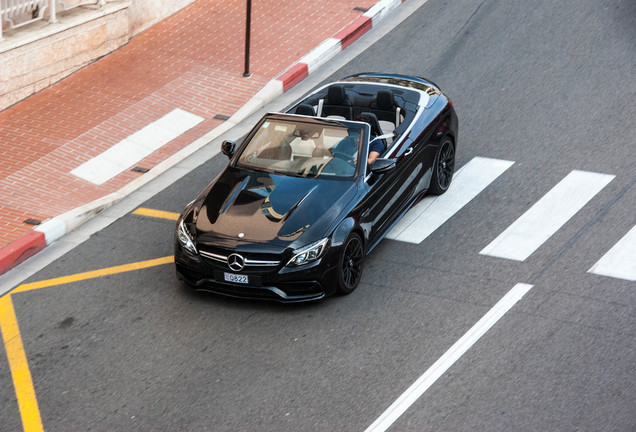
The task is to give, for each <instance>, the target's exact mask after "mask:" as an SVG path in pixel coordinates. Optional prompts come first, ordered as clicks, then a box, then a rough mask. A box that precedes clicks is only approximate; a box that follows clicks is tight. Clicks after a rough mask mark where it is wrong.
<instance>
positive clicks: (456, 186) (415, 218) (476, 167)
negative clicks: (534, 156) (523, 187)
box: [387, 157, 514, 243]
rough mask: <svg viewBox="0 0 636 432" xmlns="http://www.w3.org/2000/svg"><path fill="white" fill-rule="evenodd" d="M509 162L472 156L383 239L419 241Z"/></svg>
mask: <svg viewBox="0 0 636 432" xmlns="http://www.w3.org/2000/svg"><path fill="white" fill-rule="evenodd" d="M513 164H514V162H512V161H507V160H500V159H490V158H483V157H476V158H473V159H472V160H470V162H468V163H467V164H466V165H464V166H463V167H462V168H461V169H459V170H458V171H457V172H456V173H455V176H454V177H453V182H452V183H451V186H450V188H449V189H448V191H447V192H446V193H445V194H444V195H440V196H427V197H425V198H424V199H423V200H422V201H420V202H419V203H418V204H417V205H416V206H414V207H413V208H412V209H411V210H410V211H409V212H408V213H407V214H406V215H404V217H403V218H402V220H400V222H398V223H397V224H396V225H395V226H394V227H393V229H392V230H391V232H389V234H388V235H387V238H389V239H393V240H398V241H403V242H408V243H421V242H422V241H424V239H425V238H426V237H428V236H429V235H431V234H432V233H433V232H434V231H435V230H436V229H437V228H439V227H440V226H441V225H442V224H443V223H444V222H446V221H447V220H448V219H450V218H451V217H452V216H453V215H454V214H455V213H457V212H458V211H459V210H461V209H462V207H464V206H465V205H466V204H468V203H469V202H470V201H471V200H472V199H473V198H475V197H476V196H477V195H478V194H479V193H480V192H481V191H482V190H484V189H485V188H486V187H487V186H488V185H489V184H490V183H492V182H493V181H494V180H495V179H496V178H497V177H499V176H500V175H501V174H502V173H503V172H504V171H506V170H507V169H508V168H510V167H511V166H512V165H513Z"/></svg>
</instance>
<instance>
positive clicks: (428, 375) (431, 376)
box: [366, 283, 532, 432]
mask: <svg viewBox="0 0 636 432" xmlns="http://www.w3.org/2000/svg"><path fill="white" fill-rule="evenodd" d="M531 288H532V285H528V284H521V283H520V284H517V285H515V286H514V287H513V288H512V289H511V290H510V291H509V292H508V294H506V295H505V296H504V297H503V298H502V299H501V300H499V302H498V303H497V304H496V305H495V306H493V308H492V309H490V311H488V313H487V314H486V315H484V316H483V318H482V319H480V320H479V321H478V322H477V324H475V325H474V326H473V327H472V328H471V329H470V330H468V332H466V334H465V335H464V336H462V338H461V339H459V340H458V341H457V342H456V343H455V344H454V345H453V346H452V347H450V349H449V350H448V351H446V352H445V353H444V355H443V356H441V357H440V358H439V360H437V361H436V362H435V363H434V364H433V365H432V366H431V367H430V368H429V369H428V370H427V371H426V372H424V374H423V375H422V376H421V377H419V378H418V380H417V381H415V382H414V383H413V385H411V387H409V388H408V390H406V391H405V392H404V393H402V395H401V396H400V397H399V398H397V400H396V401H395V402H394V403H393V404H392V405H391V406H390V407H389V408H388V409H387V410H386V411H384V413H382V415H381V416H380V417H378V419H377V420H376V421H374V422H373V424H372V425H371V426H369V427H368V428H367V429H366V432H381V431H385V430H387V429H388V428H389V427H390V426H391V425H392V424H393V423H394V422H395V421H396V420H397V419H398V418H399V417H400V416H401V415H402V414H404V412H405V411H406V410H407V409H408V408H409V407H410V406H411V405H413V403H415V401H416V400H418V399H419V398H420V396H422V395H423V394H424V392H425V391H426V390H428V388H429V387H430V386H432V385H433V383H435V381H437V379H438V378H439V377H440V376H442V374H444V372H446V371H447V370H448V368H450V367H451V366H452V365H453V364H454V363H455V362H456V361H457V360H458V359H459V358H460V357H461V356H462V355H464V354H465V353H466V351H468V350H469V349H470V347H472V346H473V345H474V344H475V342H477V341H478V340H479V338H481V337H482V336H483V335H484V334H485V333H486V332H487V331H488V330H490V328H491V327H492V326H493V325H495V323H496V322H497V321H499V319H500V318H501V317H502V316H504V315H505V314H506V312H508V311H509V310H510V309H511V308H512V307H513V306H514V305H515V304H516V303H517V302H518V301H519V300H521V298H522V297H523V296H524V295H525V294H526V293H527V292H528V291H530V289H531Z"/></svg>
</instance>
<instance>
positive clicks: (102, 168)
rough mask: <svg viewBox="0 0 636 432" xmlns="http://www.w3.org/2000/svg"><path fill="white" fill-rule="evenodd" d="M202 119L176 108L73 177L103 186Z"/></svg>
mask: <svg viewBox="0 0 636 432" xmlns="http://www.w3.org/2000/svg"><path fill="white" fill-rule="evenodd" d="M203 120H204V119H203V118H202V117H199V116H197V115H194V114H191V113H189V112H187V111H184V110H182V109H179V108H177V109H174V110H172V111H171V112H169V113H168V114H166V115H165V116H163V117H161V118H160V119H158V120H156V121H154V122H152V123H150V124H149V125H147V126H145V127H144V128H143V129H141V130H138V131H137V132H135V133H134V134H132V135H130V136H128V137H127V138H124V139H123V140H122V141H120V142H118V143H117V144H115V145H114V146H112V147H111V148H109V149H108V150H106V151H105V152H103V153H102V154H100V155H98V156H95V157H94V158H93V159H91V160H89V161H87V162H85V163H83V164H82V165H80V166H78V167H77V168H75V169H74V170H73V171H71V174H73V175H75V176H77V177H80V178H83V179H84V180H86V181H89V182H91V183H94V184H96V185H101V184H102V183H104V182H106V181H108V180H110V179H111V178H113V177H115V176H116V175H117V174H119V173H121V172H122V171H125V170H126V169H128V168H130V167H132V166H133V165H134V164H136V163H137V162H139V161H140V160H142V159H143V158H145V157H146V156H148V155H150V154H151V153H152V152H154V151H155V150H157V149H159V148H160V147H162V146H164V145H166V144H168V143H169V142H170V141H172V140H173V139H175V138H176V137H178V136H179V135H181V134H182V133H184V132H185V131H187V130H188V129H191V128H193V127H194V126H196V125H197V124H199V123H201V122H202V121H203Z"/></svg>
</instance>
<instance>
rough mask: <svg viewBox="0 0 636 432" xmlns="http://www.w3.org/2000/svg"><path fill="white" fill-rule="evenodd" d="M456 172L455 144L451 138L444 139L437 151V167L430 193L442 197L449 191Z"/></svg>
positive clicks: (434, 171)
mask: <svg viewBox="0 0 636 432" xmlns="http://www.w3.org/2000/svg"><path fill="white" fill-rule="evenodd" d="M454 172H455V144H453V141H452V140H451V139H450V138H449V137H444V139H443V140H442V143H441V144H440V146H439V148H438V150H437V156H436V157H435V167H434V170H433V178H432V179H431V187H430V188H429V192H430V193H432V194H433V195H441V194H443V193H444V192H446V191H447V190H448V187H449V186H450V184H451V181H452V180H453V173H454Z"/></svg>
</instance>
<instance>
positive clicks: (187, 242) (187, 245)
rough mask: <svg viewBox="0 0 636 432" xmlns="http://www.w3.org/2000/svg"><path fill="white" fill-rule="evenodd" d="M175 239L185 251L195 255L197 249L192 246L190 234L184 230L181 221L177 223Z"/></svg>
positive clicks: (192, 241) (186, 229)
mask: <svg viewBox="0 0 636 432" xmlns="http://www.w3.org/2000/svg"><path fill="white" fill-rule="evenodd" d="M177 239H178V240H179V244H180V245H181V246H183V248H184V249H185V250H187V251H188V252H190V253H193V254H196V253H197V247H196V246H195V245H194V240H193V239H192V235H191V234H190V231H188V228H186V226H185V224H184V223H183V220H182V221H181V222H179V226H178V227H177Z"/></svg>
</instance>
